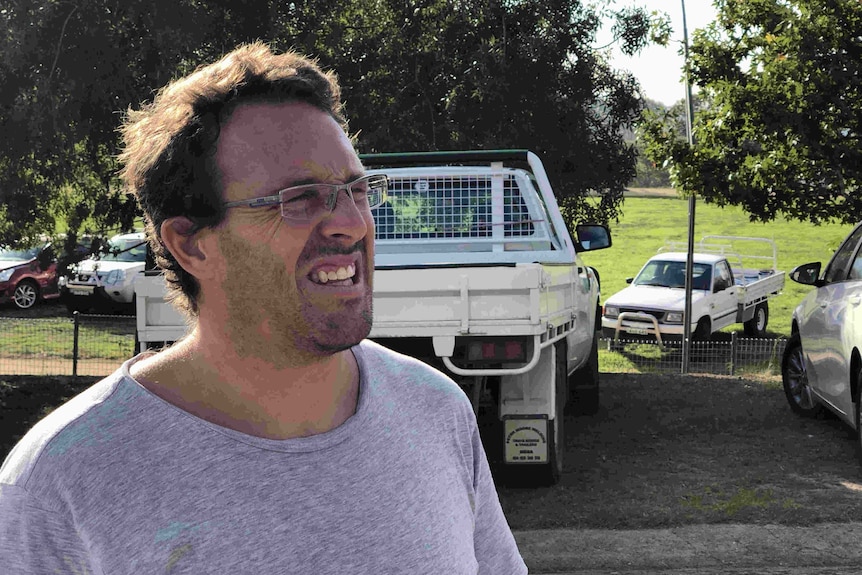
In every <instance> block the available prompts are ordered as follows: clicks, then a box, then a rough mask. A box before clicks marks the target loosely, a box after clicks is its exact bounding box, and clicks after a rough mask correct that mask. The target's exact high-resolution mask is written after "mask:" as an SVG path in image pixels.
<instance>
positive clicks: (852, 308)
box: [781, 223, 862, 454]
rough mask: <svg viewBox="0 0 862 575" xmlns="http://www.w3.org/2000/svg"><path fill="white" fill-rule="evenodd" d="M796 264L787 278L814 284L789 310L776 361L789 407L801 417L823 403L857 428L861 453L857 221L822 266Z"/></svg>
mask: <svg viewBox="0 0 862 575" xmlns="http://www.w3.org/2000/svg"><path fill="white" fill-rule="evenodd" d="M820 267H821V266H820V262H815V263H809V264H804V265H801V266H798V267H797V268H795V269H794V270H793V271H791V272H790V279H792V280H793V281H796V282H798V283H801V284H805V285H812V286H815V287H816V289H814V290H811V293H809V294H808V295H807V296H806V297H805V299H803V300H802V303H800V304H799V305H798V306H797V307H796V309H795V310H794V311H793V321H792V326H791V337H790V340H788V342H787V347H786V349H785V351H784V358H783V361H782V366H781V374H782V379H783V381H784V392H785V394H786V395H787V401H788V402H789V403H790V408H791V409H792V410H793V411H794V412H795V413H797V414H799V415H801V416H804V417H813V416H815V415H817V414H818V413H819V412H820V411H821V410H822V409H823V408H824V407H826V408H827V409H829V410H830V411H833V412H835V414H836V415H838V417H840V418H841V419H842V420H843V421H845V422H846V423H847V424H849V425H850V426H851V427H853V428H854V429H855V430H856V437H857V443H859V447H860V454H862V425H860V416H862V398H860V393H862V356H860V350H862V223H860V224H859V225H857V226H856V228H854V229H853V231H852V232H850V235H849V236H847V239H845V240H844V242H843V243H842V244H841V246H840V247H839V248H838V250H837V251H836V252H835V255H833V256H832V260H831V261H830V262H829V265H827V266H826V269H825V271H823V273H822V274H821V273H820Z"/></svg>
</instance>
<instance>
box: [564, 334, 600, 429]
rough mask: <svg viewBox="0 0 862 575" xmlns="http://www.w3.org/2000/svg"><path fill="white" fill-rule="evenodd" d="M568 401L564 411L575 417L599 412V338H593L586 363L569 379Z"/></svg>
mask: <svg viewBox="0 0 862 575" xmlns="http://www.w3.org/2000/svg"><path fill="white" fill-rule="evenodd" d="M568 383H569V400H568V402H567V403H566V411H567V412H568V413H572V414H576V415H593V414H595V413H596V412H597V411H598V410H599V338H598V337H593V345H592V346H591V347H590V355H589V357H588V358H587V363H585V364H584V365H583V367H580V368H579V369H576V370H575V371H573V372H572V375H571V376H570V377H569V381H568Z"/></svg>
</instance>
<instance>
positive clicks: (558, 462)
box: [540, 345, 567, 485]
mask: <svg viewBox="0 0 862 575" xmlns="http://www.w3.org/2000/svg"><path fill="white" fill-rule="evenodd" d="M556 356H557V365H556V372H555V374H554V394H555V397H554V404H555V410H554V419H553V421H548V464H547V465H545V470H544V473H542V474H541V475H540V477H541V479H540V481H541V483H542V484H544V485H556V484H557V482H559V481H560V477H561V476H562V474H563V461H564V460H565V455H566V433H565V431H566V425H565V411H566V388H567V381H566V346H565V345H559V346H557V353H556Z"/></svg>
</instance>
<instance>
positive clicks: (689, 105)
mask: <svg viewBox="0 0 862 575" xmlns="http://www.w3.org/2000/svg"><path fill="white" fill-rule="evenodd" d="M680 2H681V3H682V37H683V55H684V58H685V60H684V63H683V66H684V67H685V68H684V69H685V103H686V108H685V111H686V118H685V120H686V121H685V125H686V133H687V135H688V145H689V147H692V146H694V133H693V130H692V122H693V120H694V102H693V100H692V97H691V82H690V81H689V78H688V27H687V26H686V22H685V0H680ZM694 206H695V193H694V192H692V194H691V195H690V196H689V197H688V252H687V254H686V260H685V261H686V264H685V311H684V312H683V315H682V318H683V336H682V373H688V365H689V356H690V355H691V320H690V319H689V318H691V284H692V268H693V267H694Z"/></svg>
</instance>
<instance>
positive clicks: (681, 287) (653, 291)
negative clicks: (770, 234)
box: [602, 236, 785, 344]
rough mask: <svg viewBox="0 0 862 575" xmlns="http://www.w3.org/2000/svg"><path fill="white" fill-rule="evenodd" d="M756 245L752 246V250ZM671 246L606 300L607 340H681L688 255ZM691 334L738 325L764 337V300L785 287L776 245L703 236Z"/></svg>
mask: <svg viewBox="0 0 862 575" xmlns="http://www.w3.org/2000/svg"><path fill="white" fill-rule="evenodd" d="M752 246H754V247H752ZM680 247H681V246H680V244H679V243H675V242H671V243H670V244H669V245H668V246H667V247H666V248H662V249H661V250H659V253H658V254H657V255H655V256H653V257H651V258H650V259H649V260H648V261H647V263H646V264H645V265H644V266H643V268H641V271H640V272H639V273H638V275H637V276H636V277H634V278H628V279H626V283H629V284H631V285H630V286H629V287H627V288H625V289H623V290H622V291H620V292H617V293H615V294H614V295H612V296H611V297H609V298H607V300H605V305H604V309H603V313H602V332H603V334H604V335H605V336H606V337H611V338H617V339H626V338H632V337H643V336H646V337H649V338H655V339H656V340H658V342H659V344H663V343H664V342H665V341H667V340H677V341H679V340H681V339H682V337H683V333H684V330H685V326H684V324H683V317H682V316H683V313H684V310H685V266H686V259H687V253H686V252H684V251H665V250H666V249H670V250H678V249H679V248H680ZM694 250H695V253H694V254H693V266H692V296H691V302H692V303H691V333H692V339H695V340H704V339H708V338H709V336H710V335H711V334H712V333H714V332H716V331H718V330H720V329H722V328H724V327H727V326H729V325H733V324H735V323H742V324H743V325H744V327H745V333H746V335H749V336H752V337H763V336H764V335H765V333H766V326H767V324H768V322H769V304H768V303H767V300H768V299H770V298H771V297H774V296H776V295H778V294H779V293H781V290H782V289H783V288H784V276H785V273H784V272H783V271H778V269H777V259H778V254H777V250H776V248H775V242H773V241H772V240H770V239H766V238H749V237H741V236H704V237H703V238H702V239H701V241H700V243H698V244H695V246H694Z"/></svg>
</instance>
